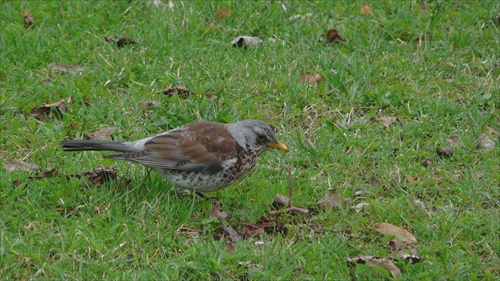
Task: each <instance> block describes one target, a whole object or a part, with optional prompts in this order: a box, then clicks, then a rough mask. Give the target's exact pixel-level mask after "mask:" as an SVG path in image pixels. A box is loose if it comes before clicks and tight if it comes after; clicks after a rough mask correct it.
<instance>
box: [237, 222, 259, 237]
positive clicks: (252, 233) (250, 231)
mask: <svg viewBox="0 0 500 281" xmlns="http://www.w3.org/2000/svg"><path fill="white" fill-rule="evenodd" d="M240 233H241V235H242V236H243V237H245V238H250V237H260V236H261V235H262V233H264V228H262V227H258V226H256V225H252V224H244V225H243V226H241V228H240Z"/></svg>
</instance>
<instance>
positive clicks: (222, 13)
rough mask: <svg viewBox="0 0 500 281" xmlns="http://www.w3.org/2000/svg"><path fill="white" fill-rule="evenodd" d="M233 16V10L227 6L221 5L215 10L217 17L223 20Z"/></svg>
mask: <svg viewBox="0 0 500 281" xmlns="http://www.w3.org/2000/svg"><path fill="white" fill-rule="evenodd" d="M230 16H231V10H230V9H229V8H226V7H221V8H219V9H217V12H215V17H216V18H218V19H220V20H223V19H225V18H229V17H230Z"/></svg>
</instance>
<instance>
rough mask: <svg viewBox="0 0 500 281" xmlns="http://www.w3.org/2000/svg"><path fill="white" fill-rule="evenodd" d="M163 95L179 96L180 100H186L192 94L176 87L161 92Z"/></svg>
mask: <svg viewBox="0 0 500 281" xmlns="http://www.w3.org/2000/svg"><path fill="white" fill-rule="evenodd" d="M162 93H163V94H164V95H167V96H174V95H179V96H180V97H181V98H187V97H189V96H190V95H191V94H192V93H193V92H192V91H191V90H190V89H188V88H186V87H184V86H177V87H173V88H167V89H164V90H163V91H162Z"/></svg>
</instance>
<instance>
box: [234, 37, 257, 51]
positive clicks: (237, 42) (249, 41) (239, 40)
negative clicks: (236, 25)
mask: <svg viewBox="0 0 500 281" xmlns="http://www.w3.org/2000/svg"><path fill="white" fill-rule="evenodd" d="M262 42H264V41H262V40H261V39H259V38H258V37H252V36H239V37H236V38H234V39H233V40H232V41H231V45H233V46H235V47H245V48H246V47H250V46H252V45H258V44H261V43H262Z"/></svg>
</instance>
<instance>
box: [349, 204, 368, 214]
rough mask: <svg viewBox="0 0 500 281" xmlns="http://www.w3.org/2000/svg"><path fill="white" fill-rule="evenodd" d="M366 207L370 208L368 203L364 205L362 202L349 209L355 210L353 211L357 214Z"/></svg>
mask: <svg viewBox="0 0 500 281" xmlns="http://www.w3.org/2000/svg"><path fill="white" fill-rule="evenodd" d="M366 206H370V203H364V202H362V203H358V204H357V205H356V206H352V207H351V208H352V209H353V210H355V211H356V213H359V212H361V211H363V209H364V208H365V207H366Z"/></svg>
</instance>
